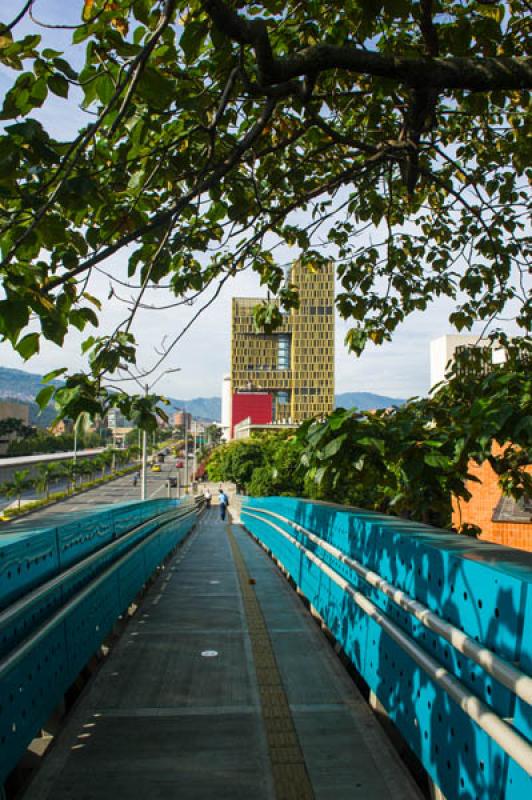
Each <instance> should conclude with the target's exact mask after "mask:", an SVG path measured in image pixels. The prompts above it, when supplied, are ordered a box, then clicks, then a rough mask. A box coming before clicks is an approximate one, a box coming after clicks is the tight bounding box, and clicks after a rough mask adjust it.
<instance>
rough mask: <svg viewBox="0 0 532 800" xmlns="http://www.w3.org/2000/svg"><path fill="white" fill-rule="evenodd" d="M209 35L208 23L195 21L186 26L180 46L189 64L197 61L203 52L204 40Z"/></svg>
mask: <svg viewBox="0 0 532 800" xmlns="http://www.w3.org/2000/svg"><path fill="white" fill-rule="evenodd" d="M206 35H207V24H206V22H199V21H197V20H193V21H192V22H189V23H187V24H186V25H185V30H184V31H183V33H182V35H181V39H180V40H179V44H180V47H181V49H182V50H183V53H184V55H185V61H186V63H187V64H191V63H192V62H193V61H195V60H196V58H197V57H198V55H199V54H200V51H201V46H202V44H203V40H204V39H205V36H206Z"/></svg>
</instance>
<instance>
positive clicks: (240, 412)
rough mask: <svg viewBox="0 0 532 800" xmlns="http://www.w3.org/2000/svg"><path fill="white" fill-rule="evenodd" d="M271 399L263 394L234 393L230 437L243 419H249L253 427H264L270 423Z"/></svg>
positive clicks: (270, 396)
mask: <svg viewBox="0 0 532 800" xmlns="http://www.w3.org/2000/svg"><path fill="white" fill-rule="evenodd" d="M272 414H273V397H272V395H271V394H267V393H265V392H261V393H259V392H236V393H235V394H234V395H233V414H232V417H231V436H233V432H234V429H235V425H237V424H238V423H239V422H242V420H243V419H247V418H248V417H250V418H251V422H252V424H254V425H265V424H267V423H269V422H271V421H272V419H273V417H272Z"/></svg>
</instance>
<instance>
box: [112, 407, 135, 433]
mask: <svg viewBox="0 0 532 800" xmlns="http://www.w3.org/2000/svg"><path fill="white" fill-rule="evenodd" d="M107 427H108V428H110V429H111V430H115V429H116V428H129V429H131V428H132V425H131V423H130V421H129V420H128V419H126V417H125V416H124V415H123V414H122V412H121V411H119V410H118V408H110V409H109V411H108V412H107Z"/></svg>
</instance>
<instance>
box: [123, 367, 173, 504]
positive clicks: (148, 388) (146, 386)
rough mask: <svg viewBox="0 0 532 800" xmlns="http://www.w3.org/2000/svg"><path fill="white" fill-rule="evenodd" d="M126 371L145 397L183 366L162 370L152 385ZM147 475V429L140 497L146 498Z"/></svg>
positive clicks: (144, 437) (144, 433)
mask: <svg viewBox="0 0 532 800" xmlns="http://www.w3.org/2000/svg"><path fill="white" fill-rule="evenodd" d="M126 372H127V373H128V374H129V375H131V377H132V378H133V380H134V381H135V382H136V383H138V385H139V386H140V388H141V389H143V391H144V397H147V396H148V393H149V392H150V391H151V389H153V387H154V386H155V384H156V383H157V382H158V381H160V379H161V378H162V377H164V376H165V375H169V374H170V373H171V372H181V367H175V368H174V369H167V370H165V371H164V372H161V374H160V375H159V377H158V378H155V380H154V381H153V383H152V385H151V386H150V385H149V384H147V383H145V384H142V383H141V382H140V381H139V380H138V378H136V377H135V375H133V374H132V373H131V372H129V370H126ZM147 475H148V434H147V433H146V431H142V467H141V473H140V499H141V500H146V484H147Z"/></svg>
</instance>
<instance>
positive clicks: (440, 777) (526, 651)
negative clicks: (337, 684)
mask: <svg viewBox="0 0 532 800" xmlns="http://www.w3.org/2000/svg"><path fill="white" fill-rule="evenodd" d="M268 512H269V513H268ZM241 520H242V522H243V524H244V525H245V526H246V528H247V529H248V530H249V531H250V532H251V533H252V534H253V535H254V536H255V537H256V538H257V539H258V540H259V541H260V542H261V543H262V544H263V545H264V546H265V547H266V548H267V549H268V550H269V551H270V552H271V553H272V554H273V555H274V556H275V558H276V559H277V560H278V561H279V562H280V563H281V564H282V565H283V567H284V569H285V570H286V571H287V572H288V573H289V574H290V576H291V578H292V579H293V580H294V582H295V583H296V585H297V586H298V587H299V588H300V590H301V591H302V592H303V594H304V595H305V596H306V597H307V599H308V600H309V602H310V603H311V604H312V605H313V606H314V608H315V609H316V610H317V611H318V613H319V614H320V616H321V617H322V618H323V619H324V621H325V623H326V624H327V626H328V628H329V629H330V630H331V632H332V633H333V634H334V636H335V638H336V639H337V641H338V642H339V643H340V644H341V645H342V648H343V649H344V651H345V652H346V654H347V655H348V657H349V658H350V660H351V661H352V663H353V664H354V666H355V668H356V669H357V671H358V672H359V673H360V675H361V676H362V677H363V679H364V680H365V682H366V683H367V685H368V686H369V688H370V689H371V691H372V692H374V694H375V695H376V696H377V698H378V699H379V701H380V702H381V703H382V705H383V706H384V708H385V709H386V711H387V713H388V715H389V716H390V718H391V719H392V720H393V721H394V722H395V724H396V726H397V727H398V729H399V730H400V732H401V734H402V735H403V737H404V738H405V740H406V741H407V742H408V744H409V746H410V747H411V749H412V750H413V752H414V753H415V754H416V755H417V757H418V758H419V759H420V761H421V762H422V764H423V765H424V767H425V769H426V770H427V772H428V773H429V775H430V776H431V778H432V779H433V780H434V782H435V783H436V784H437V785H438V786H439V787H440V788H441V790H442V792H443V793H444V795H445V796H446V797H447V798H448V800H454V798H476V800H523V798H525V797H529V796H532V784H531V778H530V774H529V772H528V771H527V770H526V769H523V767H522V766H521V765H519V764H518V763H516V762H515V761H514V760H513V759H512V758H510V757H509V755H508V754H507V752H506V751H505V750H504V749H502V747H501V746H499V744H497V742H495V741H494V740H493V739H492V738H491V737H490V736H489V735H488V734H487V733H486V732H485V731H484V730H483V729H482V728H481V727H479V725H477V724H476V723H475V722H474V721H473V720H472V719H471V718H470V717H469V716H468V715H467V714H466V713H465V712H464V711H463V710H462V708H461V707H460V706H459V705H458V704H457V703H456V702H455V701H454V700H453V699H452V698H451V697H450V696H449V695H448V694H447V692H446V691H445V690H444V689H443V688H442V686H441V685H440V684H439V683H438V682H436V681H434V680H433V679H432V678H431V677H430V675H429V674H428V673H427V672H426V671H425V670H424V669H422V668H421V667H420V666H419V665H418V663H417V662H416V661H414V659H413V658H412V657H411V655H409V654H408V652H406V651H405V649H404V647H401V646H400V644H398V643H397V641H396V640H395V639H394V638H392V637H391V636H390V635H388V633H387V632H386V630H385V629H384V628H383V627H382V625H380V624H379V622H378V621H376V619H374V618H372V616H370V615H368V613H365V611H364V610H363V608H361V607H360V606H359V605H358V604H357V603H356V602H355V600H354V599H353V597H352V594H351V593H349V592H347V591H345V589H344V588H342V586H340V585H338V584H339V583H341V582H342V580H343V581H346V582H347V585H348V586H349V587H350V589H352V590H354V591H355V592H358V593H360V595H361V596H362V597H363V598H367V600H369V601H370V602H371V603H372V604H373V606H374V607H375V608H376V609H377V611H378V612H380V613H382V615H384V619H385V620H387V621H389V622H391V623H393V625H394V626H395V628H396V629H397V630H398V631H400V633H401V634H405V635H406V636H407V637H408V641H410V642H412V643H414V645H416V646H417V647H418V648H419V649H420V650H421V652H424V653H426V654H427V655H428V656H430V658H432V659H434V661H435V662H436V663H437V664H438V665H439V666H440V667H441V669H443V670H445V671H446V672H447V673H449V674H450V675H451V676H454V677H455V678H456V679H457V680H458V681H459V682H460V684H461V686H462V687H463V689H464V690H465V691H466V692H467V693H469V694H470V695H471V696H474V697H477V698H478V699H479V700H480V701H481V702H483V703H484V704H485V706H486V707H487V708H489V709H492V710H493V712H494V713H495V714H497V715H498V717H500V718H502V719H503V720H506V721H507V722H509V723H510V725H511V726H512V729H513V730H515V731H516V732H517V733H518V734H519V735H520V736H521V737H522V738H523V739H524V740H525V741H528V742H530V741H531V740H532V717H531V714H530V705H528V704H527V703H525V702H524V701H523V700H522V699H521V698H519V697H516V695H515V693H514V692H513V691H511V690H510V689H509V688H507V687H506V686H504V685H502V684H501V683H500V682H498V681H497V680H496V679H495V678H494V677H492V676H491V675H490V674H488V672H486V671H485V670H484V669H483V668H482V667H481V666H479V664H477V663H476V662H475V661H473V660H472V659H470V658H467V657H466V656H464V655H463V654H462V653H461V652H459V651H458V650H457V649H455V648H454V647H453V646H451V644H450V643H449V642H448V641H447V640H446V639H444V638H443V637H441V636H439V635H437V634H436V633H434V632H433V631H431V630H429V629H428V628H427V627H426V626H425V625H423V624H422V623H421V622H420V621H419V620H418V619H416V617H414V616H413V615H412V614H410V613H408V612H407V611H405V610H404V609H403V608H402V607H400V606H399V605H398V604H397V603H396V602H394V600H393V599H391V598H390V597H388V596H387V595H386V594H384V593H383V592H382V591H381V590H380V589H379V588H377V587H375V586H373V585H370V583H368V582H367V581H366V580H365V579H364V578H363V577H361V576H360V575H359V574H358V573H357V572H356V571H355V570H354V569H353V568H352V567H350V566H349V565H348V564H346V563H344V562H343V561H342V560H341V559H340V558H338V557H335V555H333V554H332V553H331V552H330V551H328V550H327V549H326V545H332V546H333V547H334V548H337V549H338V550H339V551H341V553H342V554H344V555H346V556H348V557H349V558H351V559H354V560H356V561H357V562H358V563H360V564H361V565H362V566H363V567H365V568H366V569H369V570H371V571H372V572H374V573H377V574H378V575H380V576H381V577H382V578H384V579H385V580H386V581H387V582H388V583H390V584H393V585H394V586H395V587H396V588H397V589H399V590H402V591H403V592H405V593H406V594H407V595H409V596H410V597H411V598H413V599H415V600H417V601H419V602H420V603H422V604H423V605H425V606H426V607H427V608H428V609H430V610H431V611H432V612H434V613H435V614H437V615H438V616H439V617H440V618H442V619H443V620H445V621H447V622H449V623H451V624H453V625H454V626H456V627H457V628H460V629H461V630H463V631H464V632H465V633H466V634H467V635H468V636H469V637H471V639H473V640H475V641H477V642H479V643H482V644H483V645H485V646H486V647H487V648H489V649H490V650H491V651H493V652H494V653H495V654H496V655H498V656H500V657H501V658H503V659H505V660H506V661H507V662H509V663H510V664H517V665H518V666H519V668H520V669H521V670H522V671H523V672H524V673H526V674H528V675H529V676H530V675H532V557H531V556H530V554H526V553H523V552H520V551H516V550H511V549H510V548H504V547H499V546H497V545H492V544H489V543H486V542H479V541H477V540H474V539H470V538H466V537H459V536H457V535H456V534H452V533H449V532H446V531H443V530H439V529H436V528H431V527H429V526H426V525H422V524H419V523H414V522H411V521H408V520H402V519H398V518H396V517H390V516H386V515H383V514H377V513H373V512H368V511H365V510H362V509H353V508H346V507H342V506H336V505H333V504H329V503H314V502H310V501H305V500H299V499H297V498H289V497H269V498H244V499H243V506H242V512H241ZM290 523H295V525H299V526H301V527H302V528H303V529H304V531H299V530H297V528H295V527H293V525H291V524H290ZM274 526H276V527H274ZM305 531H307V532H310V533H312V534H314V535H315V538H314V540H310V539H309V538H308V537H307V536H306V535H305ZM283 534H285V535H283ZM316 559H319V563H316ZM329 570H332V572H330V573H329V572H328V571H329ZM331 575H332V577H331ZM335 578H336V579H335ZM530 771H532V763H531V765H530Z"/></svg>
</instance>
